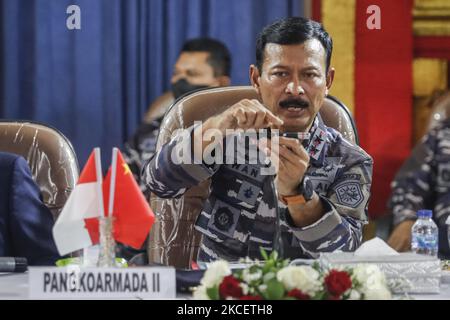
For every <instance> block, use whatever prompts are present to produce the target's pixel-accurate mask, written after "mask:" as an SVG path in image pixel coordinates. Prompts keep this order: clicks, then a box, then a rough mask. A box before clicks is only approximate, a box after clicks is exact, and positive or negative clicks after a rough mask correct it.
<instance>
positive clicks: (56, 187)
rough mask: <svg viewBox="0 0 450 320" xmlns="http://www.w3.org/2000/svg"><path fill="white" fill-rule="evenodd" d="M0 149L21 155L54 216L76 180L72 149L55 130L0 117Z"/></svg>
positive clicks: (74, 157) (75, 164) (37, 124)
mask: <svg viewBox="0 0 450 320" xmlns="http://www.w3.org/2000/svg"><path fill="white" fill-rule="evenodd" d="M0 136H1V139H0V150H1V151H4V152H10V153H15V154H18V155H21V156H23V157H24V158H25V159H26V160H27V162H28V165H29V166H30V169H31V173H32V175H33V178H34V180H35V182H36V184H37V185H38V186H39V188H40V190H41V194H42V197H43V201H44V203H45V205H46V206H47V207H48V208H49V209H50V210H51V212H52V214H53V217H54V218H55V219H56V217H57V216H58V214H59V213H60V211H61V209H62V207H63V206H64V204H65V202H66V200H67V198H68V197H69V194H70V192H71V191H72V190H73V188H74V187H75V184H76V182H77V180H78V174H79V168H78V160H77V157H76V154H75V151H74V149H73V147H72V145H71V143H70V142H69V140H67V138H66V137H65V136H64V135H63V134H62V133H61V132H59V131H58V130H56V129H54V128H51V127H49V126H47V125H44V124H39V123H35V122H30V121H17V120H1V121H0Z"/></svg>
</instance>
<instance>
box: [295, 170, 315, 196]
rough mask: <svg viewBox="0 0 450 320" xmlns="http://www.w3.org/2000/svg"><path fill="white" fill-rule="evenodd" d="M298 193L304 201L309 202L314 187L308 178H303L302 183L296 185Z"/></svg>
mask: <svg viewBox="0 0 450 320" xmlns="http://www.w3.org/2000/svg"><path fill="white" fill-rule="evenodd" d="M298 193H299V194H301V195H303V197H304V198H305V200H306V201H309V200H311V199H312V197H313V193H314V187H313V184H312V182H311V180H310V179H309V178H308V177H306V176H305V177H303V179H302V181H301V182H300V184H299V185H298Z"/></svg>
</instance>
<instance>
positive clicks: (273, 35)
mask: <svg viewBox="0 0 450 320" xmlns="http://www.w3.org/2000/svg"><path fill="white" fill-rule="evenodd" d="M310 39H317V40H319V41H320V43H321V44H322V46H323V48H324V49H325V52H326V54H327V57H326V71H327V72H328V68H329V67H330V61H331V53H332V51H333V40H332V39H331V37H330V35H329V34H328V33H327V32H326V31H325V29H324V28H323V26H322V25H321V24H320V23H318V22H316V21H313V20H310V19H306V18H302V17H290V18H284V19H280V20H277V21H275V22H274V23H272V24H271V25H269V26H267V27H265V28H264V29H263V30H262V31H261V33H260V34H259V36H258V39H257V40H256V67H257V68H258V70H259V72H260V73H262V65H263V61H264V49H265V47H266V44H268V43H275V44H280V45H289V44H302V43H304V42H305V41H307V40H310Z"/></svg>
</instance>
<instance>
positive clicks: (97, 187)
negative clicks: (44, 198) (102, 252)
mask: <svg viewBox="0 0 450 320" xmlns="http://www.w3.org/2000/svg"><path fill="white" fill-rule="evenodd" d="M102 181H103V176H102V168H101V161H100V149H99V148H95V149H94V151H92V153H91V155H90V156H89V159H88V161H87V162H86V165H85V166H84V168H83V171H82V172H81V175H80V178H79V179H78V182H77V185H76V186H75V188H74V190H73V191H72V193H71V194H70V196H69V199H68V200H67V202H66V204H65V206H64V208H63V210H62V211H61V214H60V215H59V217H58V219H57V220H56V222H55V225H54V226H53V238H54V239H55V243H56V247H57V248H58V251H59V254H60V255H66V254H68V253H70V252H73V251H76V250H79V249H83V248H87V247H89V246H91V245H94V244H96V243H98V240H99V239H98V221H97V218H98V217H100V216H104V208H103V191H102Z"/></svg>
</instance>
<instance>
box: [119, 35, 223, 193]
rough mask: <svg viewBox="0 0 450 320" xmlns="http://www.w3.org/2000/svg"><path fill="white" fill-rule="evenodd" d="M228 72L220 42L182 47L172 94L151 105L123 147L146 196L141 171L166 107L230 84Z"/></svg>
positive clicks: (205, 41) (206, 40)
mask: <svg viewBox="0 0 450 320" xmlns="http://www.w3.org/2000/svg"><path fill="white" fill-rule="evenodd" d="M230 71H231V55H230V52H229V50H228V49H227V47H226V46H225V45H224V44H223V43H222V42H220V41H218V40H215V39H211V38H195V39H191V40H188V41H186V42H185V43H184V44H183V47H182V48H181V51H180V55H179V56H178V59H177V61H176V63H175V65H174V68H173V74H172V78H171V80H170V82H171V91H170V92H166V93H165V94H163V95H162V96H161V97H159V98H158V99H156V101H155V102H153V103H152V105H151V106H150V108H149V111H148V112H147V114H146V116H145V118H144V122H143V123H142V124H141V125H140V126H139V127H138V129H137V131H136V132H135V133H134V134H133V136H132V137H131V138H130V139H129V140H128V141H127V142H126V143H125V146H124V156H125V160H126V161H127V163H128V165H129V167H130V169H131V171H132V172H133V175H134V177H135V178H136V180H137V181H138V183H139V184H140V186H141V190H142V191H143V192H144V194H145V195H146V196H148V195H149V193H148V191H147V190H146V187H145V185H143V184H142V183H140V182H141V179H140V171H141V167H142V165H143V164H144V163H145V162H146V161H147V160H148V159H150V157H151V156H152V155H153V153H154V152H155V148H156V141H157V138H158V132H159V127H160V125H161V121H162V119H163V117H164V113H165V111H166V110H167V108H168V107H169V106H170V105H171V104H172V103H173V101H174V100H175V99H178V98H180V97H181V96H183V95H185V94H187V93H189V92H192V91H195V90H198V89H203V88H208V87H221V86H228V85H230Z"/></svg>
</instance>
